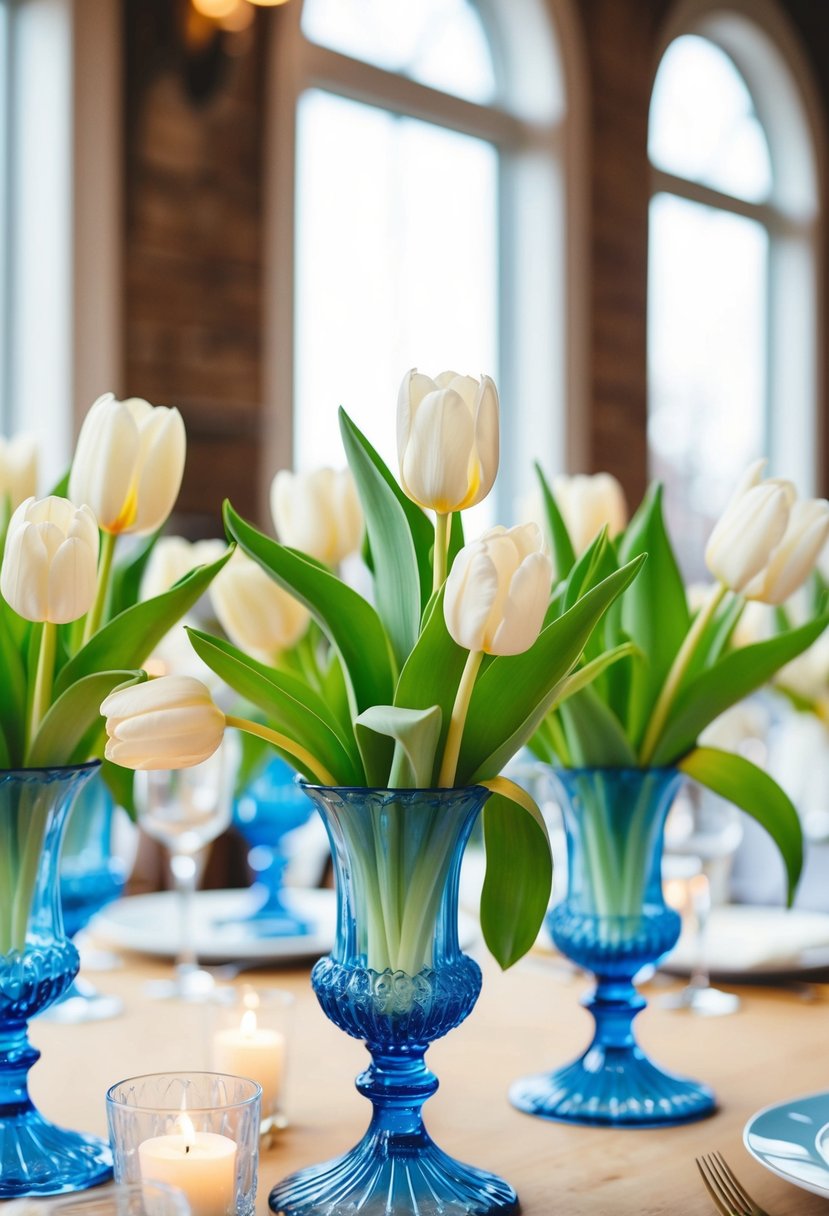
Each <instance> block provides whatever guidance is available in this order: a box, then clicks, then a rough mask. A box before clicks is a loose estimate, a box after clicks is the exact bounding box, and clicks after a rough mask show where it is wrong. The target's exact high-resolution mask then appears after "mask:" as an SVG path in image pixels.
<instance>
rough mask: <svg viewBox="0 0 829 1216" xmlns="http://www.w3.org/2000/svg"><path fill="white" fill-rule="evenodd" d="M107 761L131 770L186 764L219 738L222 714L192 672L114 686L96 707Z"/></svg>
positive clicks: (211, 748) (214, 746) (208, 752)
mask: <svg viewBox="0 0 829 1216" xmlns="http://www.w3.org/2000/svg"><path fill="white" fill-rule="evenodd" d="M101 713H102V714H103V715H104V716H105V717H106V720H107V722H106V729H107V735H108V739H107V745H106V750H105V753H104V754H105V755H106V758H107V760H112V761H113V762H114V763H115V764H120V765H121V766H122V767H123V768H132V769H141V770H148V769H177V768H192V767H193V765H195V764H201V762H202V761H203V760H206V759H207V758H208V757H209V756H212V755H213V753H214V752H215V751H216V749H217V747H218V746H219V744H220V743H221V741H222V737H223V735H224V730H225V716H224V714H223V713H222V711H221V710H220V709H219V708H218V706H216V705H215V704H214V702H213V699H212V697H211V696H210V693H209V691H208V690H207V688H206V687H205V686H204V684H202V683H201V681H200V680H196V679H194V678H193V677H192V676H160V677H159V678H158V679H157V680H148V681H147V682H146V683H144V684H134V685H131V686H130V687H129V688H120V689H116V690H115V692H112V693H110V694H109V696H108V697H107V698H106V700H105V701H104V702H103V704H102V705H101Z"/></svg>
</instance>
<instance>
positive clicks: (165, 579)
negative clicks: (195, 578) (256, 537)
mask: <svg viewBox="0 0 829 1216" xmlns="http://www.w3.org/2000/svg"><path fill="white" fill-rule="evenodd" d="M226 548H227V546H226V545H225V542H224V541H222V540H218V539H217V540H197V541H194V542H192V543H191V542H190V541H189V540H185V539H184V537H183V536H162V537H161V538H160V539H159V540H157V541H156V543H155V545H154V546H153V551H152V553H151V554H150V559H149V561H148V562H147V565H146V567H145V569H144V574H143V576H142V579H141V593H140V598H141V599H142V600H149V599H152V598H153V596H156V595H163V594H164V592H165V591H169V590H170V588H171V587H172V586H173V584H174V583H177V582H178V581H179V579H181V578H184V576H185V574H189V573H190V571H191V570H195V569H196V567H197V566H206V565H209V563H210V562H215V561H217V560H218V559H219V558H220V557H221V556H222V554H223V553H224V551H225V549H226Z"/></svg>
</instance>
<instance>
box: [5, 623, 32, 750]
mask: <svg viewBox="0 0 829 1216" xmlns="http://www.w3.org/2000/svg"><path fill="white" fill-rule="evenodd" d="M14 615H16V614H14ZM11 616H12V609H11V608H10V607H9V606H8V604H6V603H5V601H2V600H0V671H2V673H3V676H2V680H0V729H2V732H3V739H4V742H5V744H6V751H7V754H8V757H9V764H7V765H4V766H3V767H11V766H13V765H16V764H22V763H23V747H24V742H23V740H24V726H25V723H26V703H27V691H26V669H25V667H24V665H23V659H22V657H21V653H20V649H19V647H18V645H17V643H16V640H15V636H14V634H13V632H12V630H13V629H14V626H13V625H12V624H11V622H10V620H9V618H10V617H11ZM18 619H20V618H18Z"/></svg>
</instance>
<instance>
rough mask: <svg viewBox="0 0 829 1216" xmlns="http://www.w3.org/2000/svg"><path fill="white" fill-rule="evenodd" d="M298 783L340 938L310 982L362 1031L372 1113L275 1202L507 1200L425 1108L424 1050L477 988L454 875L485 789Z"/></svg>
mask: <svg viewBox="0 0 829 1216" xmlns="http://www.w3.org/2000/svg"><path fill="white" fill-rule="evenodd" d="M305 789H306V792H307V793H308V795H309V796H310V797H311V798H312V799H313V801H314V802H315V804H316V806H317V809H318V810H319V811H320V813H321V815H322V817H323V820H324V822H325V826H326V829H327V831H328V835H329V839H330V841H331V849H332V853H333V856H334V869H335V875H336V883H337V903H338V915H337V939H336V944H335V946H334V949H333V951H332V952H331V954H330V956H328V957H326V958H323V959H320V961H319V962H318V963H317V964H316V966H315V967H314V970H313V972H312V976H311V982H312V984H313V987H314V991H315V992H316V994H317V998H318V1000H319V1002H320V1005H321V1006H322V1008H323V1011H324V1012H325V1014H326V1015H327V1017H329V1018H330V1019H331V1020H332V1022H334V1023H335V1025H337V1026H339V1027H340V1029H341V1030H344V1031H345V1032H346V1034H350V1035H352V1036H353V1037H354V1038H358V1039H363V1040H364V1041H365V1044H366V1047H367V1048H368V1050H369V1052H370V1054H371V1057H372V1062H371V1064H370V1065H369V1067H368V1068H367V1069H366V1070H365V1072H363V1073H362V1074H361V1075H360V1076H359V1077H358V1078H357V1088H358V1090H359V1091H360V1093H361V1094H363V1095H364V1096H365V1097H366V1098H368V1099H369V1101H370V1102H371V1104H372V1107H373V1114H372V1119H371V1123H370V1125H369V1128H368V1131H367V1132H366V1134H365V1136H364V1137H363V1139H362V1140H361V1141H360V1143H359V1144H357V1145H356V1147H355V1148H353V1149H351V1151H350V1152H348V1153H346V1154H345V1155H344V1156H343V1157H339V1158H337V1159H336V1160H333V1161H328V1162H325V1163H324V1164H322V1165H316V1166H312V1167H311V1168H309V1169H304V1170H300V1172H299V1173H297V1174H293V1175H291V1177H289V1178H286V1179H285V1180H284V1181H283V1182H280V1183H279V1184H278V1185H277V1186H276V1187H275V1188H274V1190H273V1191H272V1192H271V1196H270V1206H271V1209H272V1210H273V1211H274V1212H276V1213H278V1214H280V1216H312V1214H313V1216H346V1213H348V1216H354V1214H355V1213H361V1212H362V1213H366V1214H368V1213H391V1212H394V1214H395V1216H485V1214H486V1213H494V1212H499V1213H501V1212H504V1213H507V1212H516V1211H517V1210H518V1201H517V1198H516V1195H515V1191H514V1190H513V1189H512V1187H510V1186H509V1185H508V1184H507V1183H505V1182H503V1181H502V1180H501V1179H500V1178H497V1177H495V1176H494V1175H493V1174H489V1173H486V1172H484V1171H483V1170H479V1169H475V1168H474V1167H472V1166H469V1165H464V1164H462V1163H461V1162H459V1161H455V1160H454V1159H453V1158H452V1157H450V1156H448V1155H447V1154H446V1153H444V1152H443V1151H442V1150H441V1149H439V1148H438V1147H437V1145H436V1144H435V1143H434V1141H433V1140H432V1139H431V1137H430V1136H429V1134H428V1133H427V1131H426V1129H425V1127H424V1125H423V1117H422V1112H421V1108H422V1106H423V1103H424V1102H425V1101H426V1099H427V1098H429V1097H431V1095H432V1094H433V1093H434V1092H435V1090H436V1089H437V1085H438V1083H437V1079H436V1077H435V1076H434V1075H433V1074H432V1073H431V1072H430V1071H429V1069H428V1068H427V1067H426V1064H425V1062H424V1055H425V1053H426V1050H427V1048H428V1046H429V1044H430V1043H431V1042H432V1041H433V1040H434V1039H438V1038H440V1037H441V1036H442V1035H445V1034H447V1033H448V1032H449V1031H450V1030H452V1029H453V1027H455V1026H458V1025H459V1024H460V1023H461V1022H462V1021H463V1020H464V1019H465V1018H466V1017H467V1016H468V1014H469V1013H470V1011H471V1009H472V1007H473V1006H474V1004H475V1001H476V1000H477V998H478V994H479V992H480V988H481V971H480V968H479V967H478V964H477V963H476V962H474V961H473V959H471V958H468V957H467V956H466V955H464V954H462V953H461V950H460V947H459V945H458V878H459V873H460V863H461V857H462V855H463V850H464V847H465V845H466V842H467V840H468V839H469V834H470V832H471V831H472V827H473V825H474V823H475V820H476V818H477V816H478V814H479V812H480V810H481V807H482V806H483V804H484V802H485V801H486V799H487V797H488V791H487V790H485V789H482V788H481V787H478V786H476V787H472V788H471V789H458V790H362V789H327V788H321V787H310V786H306V787H305Z"/></svg>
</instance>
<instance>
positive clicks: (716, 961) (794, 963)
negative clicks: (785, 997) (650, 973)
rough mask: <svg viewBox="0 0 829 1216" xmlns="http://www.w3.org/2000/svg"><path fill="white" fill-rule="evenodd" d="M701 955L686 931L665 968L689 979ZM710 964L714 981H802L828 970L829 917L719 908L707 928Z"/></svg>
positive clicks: (746, 907) (741, 907)
mask: <svg viewBox="0 0 829 1216" xmlns="http://www.w3.org/2000/svg"><path fill="white" fill-rule="evenodd" d="M696 950H697V946H696V942H695V941H694V935H693V932H691V931H683V934H682V937H681V938H680V939H679V942H678V943H677V945H676V948H675V949H674V950H673V951H672V952H671V954H669V955H668V957H667V958H666V959H664V960H663V962H662V963H661V964H660V967H661V968H662V970H664V971H670V972H673V973H674V974H675V975H688V974H689V973H690V971H691V970H692V968H693V966H694V963H695V961H696ZM705 959H706V962H707V965H708V970H709V972H710V974H711V977H712V978H717V977H720V976H741V975H745V976H747V977H752V976H757V977H761V976H772V975H774V976H781V977H782V976H793V977H797V976H798V975H801V974H803V973H804V972H810V971H815V970H817V969H819V968H821V967H829V915H827V914H826V913H824V912H801V911H799V910H797V909H794V910H790V911H787V910H786V909H785V908H756V907H750V906H749V905H747V904H742V905H737V904H733V905H729V906H727V907H722V908H714V909H713V911H712V912H711V916H710V918H709V921H708V927H707V929H706V947H705Z"/></svg>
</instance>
